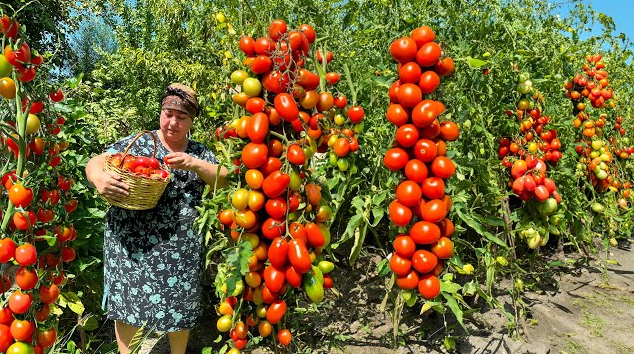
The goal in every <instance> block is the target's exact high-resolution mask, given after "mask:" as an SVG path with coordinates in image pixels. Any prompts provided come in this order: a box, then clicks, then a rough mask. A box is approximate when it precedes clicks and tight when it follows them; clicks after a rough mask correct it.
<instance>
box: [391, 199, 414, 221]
mask: <svg viewBox="0 0 634 354" xmlns="http://www.w3.org/2000/svg"><path fill="white" fill-rule="evenodd" d="M388 212H389V214H390V220H392V222H393V223H394V225H396V226H405V225H407V224H409V222H410V220H412V210H411V209H410V208H408V207H406V206H405V205H403V204H401V203H399V202H398V201H397V200H394V201H393V202H391V203H390V206H389V207H388Z"/></svg>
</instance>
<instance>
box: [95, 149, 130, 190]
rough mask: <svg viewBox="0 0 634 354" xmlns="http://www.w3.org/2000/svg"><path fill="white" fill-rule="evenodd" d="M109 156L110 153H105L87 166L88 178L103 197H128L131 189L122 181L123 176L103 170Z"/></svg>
mask: <svg viewBox="0 0 634 354" xmlns="http://www.w3.org/2000/svg"><path fill="white" fill-rule="evenodd" d="M107 155H108V153H107V152H104V153H102V154H99V155H97V156H95V157H93V158H91V159H90V160H89V161H88V163H87V164H86V177H87V178H88V181H89V182H90V183H92V184H93V185H94V186H95V187H96V188H97V192H99V194H101V195H103V196H108V197H122V196H126V195H128V193H129V192H128V190H129V187H128V185H127V184H126V183H124V182H122V181H121V176H119V175H117V174H116V173H114V172H105V171H104V170H103V167H104V164H105V157H106V156H107Z"/></svg>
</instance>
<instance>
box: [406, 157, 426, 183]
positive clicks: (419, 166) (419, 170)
mask: <svg viewBox="0 0 634 354" xmlns="http://www.w3.org/2000/svg"><path fill="white" fill-rule="evenodd" d="M427 174H428V169H427V165H425V163H424V162H422V161H421V160H418V159H411V160H409V161H408V162H407V164H406V165H405V176H406V177H407V179H409V180H410V181H414V182H416V183H423V181H424V180H425V179H427Z"/></svg>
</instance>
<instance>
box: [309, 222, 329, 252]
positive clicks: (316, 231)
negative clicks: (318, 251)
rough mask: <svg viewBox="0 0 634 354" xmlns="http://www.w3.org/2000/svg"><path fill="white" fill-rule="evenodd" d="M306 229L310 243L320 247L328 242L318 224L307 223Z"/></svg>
mask: <svg viewBox="0 0 634 354" xmlns="http://www.w3.org/2000/svg"><path fill="white" fill-rule="evenodd" d="M304 230H305V231H306V239H307V240H308V245H310V246H312V247H314V248H319V247H322V246H323V245H324V244H326V238H325V237H324V234H323V233H322V232H321V229H320V228H319V226H317V224H315V223H307V224H306V226H304Z"/></svg>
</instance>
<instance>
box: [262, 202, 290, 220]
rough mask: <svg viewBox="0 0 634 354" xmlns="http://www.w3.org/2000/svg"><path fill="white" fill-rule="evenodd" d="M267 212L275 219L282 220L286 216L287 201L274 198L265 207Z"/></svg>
mask: <svg viewBox="0 0 634 354" xmlns="http://www.w3.org/2000/svg"><path fill="white" fill-rule="evenodd" d="M264 208H265V209H266V212H267V213H268V214H269V216H271V217H272V218H274V219H282V218H284V217H285V216H286V201H285V200H284V198H272V199H269V200H267V201H266V204H265V205H264Z"/></svg>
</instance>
